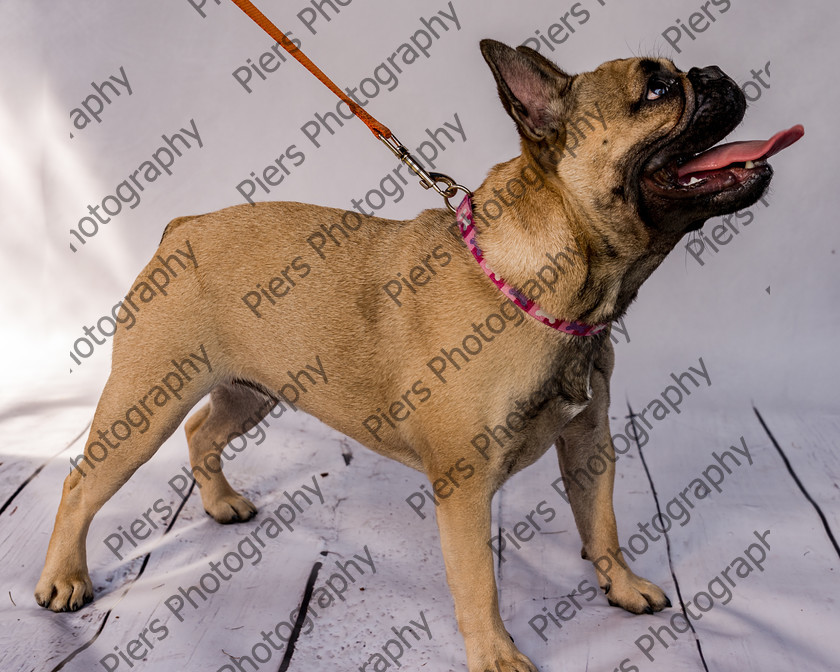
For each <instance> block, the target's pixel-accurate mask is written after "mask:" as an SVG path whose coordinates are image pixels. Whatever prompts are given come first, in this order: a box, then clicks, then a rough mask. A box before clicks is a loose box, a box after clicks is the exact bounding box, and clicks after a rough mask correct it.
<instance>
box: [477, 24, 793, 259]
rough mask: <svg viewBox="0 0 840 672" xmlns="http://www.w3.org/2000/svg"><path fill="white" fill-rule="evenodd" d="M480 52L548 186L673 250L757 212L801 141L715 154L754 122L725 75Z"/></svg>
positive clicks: (487, 48)
mask: <svg viewBox="0 0 840 672" xmlns="http://www.w3.org/2000/svg"><path fill="white" fill-rule="evenodd" d="M481 51H482V54H483V55H484V58H485V59H486V60H487V62H488V64H489V65H490V68H491V70H492V71H493V74H494V76H495V78H496V82H497V84H498V87H499V95H500V97H501V99H502V103H503V104H504V106H505V109H506V110H507V111H508V113H509V114H510V116H511V117H512V118H513V119H514V121H515V122H516V124H517V127H518V129H519V133H520V135H521V136H522V139H523V151H524V152H526V153H527V154H529V155H530V156H531V157H532V158H533V159H534V162H535V163H536V164H537V165H538V166H539V167H540V168H541V170H543V171H544V172H545V174H546V176H547V178H548V179H551V180H556V181H557V182H558V183H560V184H561V185H562V187H563V190H564V192H566V193H569V194H571V195H572V196H573V197H574V198H575V199H576V200H577V201H578V206H579V207H581V208H583V209H585V210H587V211H588V212H589V213H590V215H593V214H594V215H595V216H596V217H598V219H600V220H602V221H603V220H610V221H612V222H614V223H615V225H616V226H617V227H618V228H625V227H622V224H621V222H622V221H623V222H628V223H641V224H643V225H644V226H645V227H646V230H647V232H648V233H649V234H651V237H652V238H653V239H656V238H662V239H667V240H668V241H669V242H671V243H672V244H673V242H675V241H676V240H677V239H678V238H679V237H680V236H682V235H683V234H684V233H686V232H687V231H691V230H695V229H698V228H700V227H701V226H702V225H703V223H704V222H705V221H706V220H707V219H708V218H710V217H714V216H718V215H723V214H727V213H730V212H735V211H737V210H740V209H742V208H745V207H747V206H749V205H751V204H752V203H754V202H755V201H757V200H758V199H759V198H760V197H761V195H762V194H763V193H764V191H765V190H766V189H767V187H768V185H769V183H770V179H771V177H772V174H773V171H772V169H771V168H770V166H769V165H768V164H767V163H766V159H767V158H769V156H771V155H772V154H775V153H776V152H778V151H781V150H782V149H784V148H785V147H787V146H788V145H789V144H792V143H793V142H795V141H796V140H798V139H799V137H800V136H801V134H802V129H801V127H794V128H793V129H790V130H788V131H783V132H781V133H778V134H776V136H774V137H773V138H771V139H770V140H768V141H766V142H759V141H756V142H742V143H731V144H728V145H723V146H720V147H715V148H714V149H710V148H712V146H713V145H715V143H717V142H719V141H720V140H721V139H723V138H724V137H725V136H727V135H728V134H729V133H730V132H731V131H732V130H733V129H734V128H735V127H736V126H738V124H739V123H740V122H741V120H742V119H743V116H744V112H745V111H746V100H745V98H744V94H743V93H742V91H741V90H740V88H739V87H738V86H737V85H736V84H735V82H734V81H732V79H730V78H729V77H727V76H726V75H725V74H724V73H723V72H722V71H721V70H720V68H718V67H717V66H710V67H706V68H702V69H701V68H692V69H691V70H689V71H688V72H683V71H681V70H679V69H678V68H677V67H676V66H675V65H674V64H673V63H672V62H671V61H669V60H667V59H662V58H658V59H652V58H632V59H624V60H617V61H610V62H607V63H604V64H603V65H601V66H600V67H598V68H597V69H596V70H594V71H592V72H587V73H583V74H580V75H568V74H566V73H565V72H563V71H562V70H561V69H560V68H558V67H557V66H556V65H555V64H553V63H552V62H551V61H549V60H547V59H546V58H544V57H542V56H541V55H540V54H539V53H537V52H536V51H534V50H532V49H529V48H527V47H519V48H517V49H511V48H510V47H508V46H506V45H504V44H501V43H500V42H495V41H493V40H483V41H482V43H481ZM698 153H699V154H698Z"/></svg>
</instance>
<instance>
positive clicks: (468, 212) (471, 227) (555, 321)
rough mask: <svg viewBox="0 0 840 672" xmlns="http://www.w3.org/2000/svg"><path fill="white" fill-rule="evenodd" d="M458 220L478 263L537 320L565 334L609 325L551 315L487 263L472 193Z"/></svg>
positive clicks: (591, 332) (580, 333) (595, 331)
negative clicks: (480, 245)
mask: <svg viewBox="0 0 840 672" xmlns="http://www.w3.org/2000/svg"><path fill="white" fill-rule="evenodd" d="M457 222H458V225H459V228H460V229H461V236H462V237H463V238H464V242H465V243H466V244H467V247H468V248H469V250H470V252H472V254H473V256H474V257H475V260H476V261H477V262H478V265H479V266H481V270H483V271H484V273H485V275H486V276H487V277H488V278H490V280H491V281H492V282H493V284H494V285H496V287H498V288H499V290H500V291H501V292H502V294H504V295H505V296H507V297H508V298H510V299H511V300H512V301H513V302H514V303H515V304H516V305H517V306H519V307H520V308H521V309H522V310H524V311H525V312H526V313H528V315H530V316H531V317H533V318H534V319H535V320H538V321H540V322H542V323H543V324H545V325H548V326H549V327H551V328H552V329H556V330H557V331H562V332H563V333H565V334H571V335H572V336H594V335H595V334H600V333H601V332H602V331H603V330H604V329H606V328H607V327H608V326H609V325H607V324H595V325H589V324H584V323H583V322H569V321H568V320H561V319H559V318H556V317H554V316H552V315H549V314H548V313H546V312H545V311H544V310H542V309H541V308H540V307H539V306H538V305H537V304H536V303H535V302H534V301H532V300H531V299H529V298H528V297H526V296H525V295H524V294H523V293H522V292H520V291H519V290H518V289H516V288H514V287H512V286H511V285H509V284H508V283H507V282H505V281H504V279H503V278H500V277H498V276H497V275H496V274H495V273H494V272H493V271H492V269H491V268H490V267H489V266H488V265H487V262H486V261H485V259H484V254H483V253H482V251H481V250H480V249H479V248H478V245H476V242H475V224H474V223H473V209H472V200H471V198H470V194H467V195H466V196H465V197H464V200H463V201H461V205H459V206H458V211H457Z"/></svg>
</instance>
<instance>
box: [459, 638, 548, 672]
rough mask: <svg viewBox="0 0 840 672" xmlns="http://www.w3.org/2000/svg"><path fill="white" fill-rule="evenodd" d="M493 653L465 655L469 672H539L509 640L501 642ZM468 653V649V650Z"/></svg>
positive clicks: (485, 651) (484, 652) (483, 652)
mask: <svg viewBox="0 0 840 672" xmlns="http://www.w3.org/2000/svg"><path fill="white" fill-rule="evenodd" d="M492 648H493V649H494V650H493V651H487V650H483V651H481V652H480V653H476V654H474V655H469V653H468V655H467V658H468V659H469V661H470V663H469V669H470V672H539V670H538V669H537V667H536V666H535V665H534V663H532V662H531V661H530V660H528V658H527V657H526V656H525V655H523V654H522V653H520V652H519V650H518V649H517V648H516V647H515V646H514V645H513V643H512V642H511V641H510V639H507V641H504V640H503V641H502V642H501V643H500V645H499V646H498V647H492ZM468 651H469V649H468Z"/></svg>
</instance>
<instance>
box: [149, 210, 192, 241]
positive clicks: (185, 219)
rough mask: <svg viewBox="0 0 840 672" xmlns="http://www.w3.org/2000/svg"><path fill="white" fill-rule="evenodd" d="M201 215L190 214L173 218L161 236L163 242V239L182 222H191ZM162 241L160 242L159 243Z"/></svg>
mask: <svg viewBox="0 0 840 672" xmlns="http://www.w3.org/2000/svg"><path fill="white" fill-rule="evenodd" d="M199 216H200V215H188V216H187V217H176V218H175V219H173V220H172V221H171V222H169V224H167V225H166V228H165V229H164V230H163V235H162V236H161V237H160V242H161V243H162V242H163V239H164V238H166V236H168V235H169V234H170V233H171V232H172V231H174V230H175V229H177V228H178V227H179V226H181V224H185V223H186V222H189V221H190V220H191V219H196V218H197V217H199ZM159 244H160V243H158V245H159Z"/></svg>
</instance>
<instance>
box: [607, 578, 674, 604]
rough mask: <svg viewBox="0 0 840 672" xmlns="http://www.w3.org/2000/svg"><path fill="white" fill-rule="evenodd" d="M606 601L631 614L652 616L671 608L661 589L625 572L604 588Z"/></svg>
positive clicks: (669, 601)
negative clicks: (656, 612)
mask: <svg viewBox="0 0 840 672" xmlns="http://www.w3.org/2000/svg"><path fill="white" fill-rule="evenodd" d="M604 592H605V593H606V595H607V601H608V602H609V603H610V604H611V605H612V606H613V607H621V608H622V609H626V610H627V611H629V612H630V613H631V614H652V613H654V612H655V611H662V610H663V609H665V608H666V607H670V606H671V600H669V599H668V596H667V595H666V594H665V593H664V592H663V591H662V589H661V588H660V587H659V586H657V585H656V584H654V583H651V582H650V581H648V580H647V579H643V578H642V577H640V576H636V575H635V574H633V573H632V572H627V574H625V575H624V576H622V577H621V578H619V579H617V580H614V581H612V583H610V584H609V585H607V586H606V587H604Z"/></svg>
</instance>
